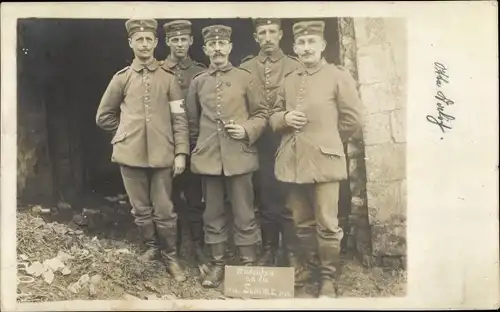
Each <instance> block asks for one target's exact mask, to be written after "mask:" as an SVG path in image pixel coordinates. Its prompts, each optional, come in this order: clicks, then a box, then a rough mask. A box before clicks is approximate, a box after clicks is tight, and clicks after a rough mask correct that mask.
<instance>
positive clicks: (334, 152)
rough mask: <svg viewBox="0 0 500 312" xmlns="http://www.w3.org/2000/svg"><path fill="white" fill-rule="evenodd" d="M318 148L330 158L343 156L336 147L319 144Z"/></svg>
mask: <svg viewBox="0 0 500 312" xmlns="http://www.w3.org/2000/svg"><path fill="white" fill-rule="evenodd" d="M319 149H320V150H321V153H323V155H325V156H329V157H330V158H342V157H344V156H345V155H344V153H343V152H340V151H339V150H338V149H337V148H333V147H323V146H320V147H319Z"/></svg>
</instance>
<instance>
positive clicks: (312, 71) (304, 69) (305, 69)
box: [298, 58, 328, 75]
mask: <svg viewBox="0 0 500 312" xmlns="http://www.w3.org/2000/svg"><path fill="white" fill-rule="evenodd" d="M327 64H328V63H327V62H326V60H325V59H324V58H322V59H321V61H319V63H318V65H316V66H314V67H306V66H304V65H303V64H302V66H301V67H300V69H299V70H298V73H299V75H303V74H307V75H314V74H315V73H317V72H319V71H320V70H322V69H323V68H324V67H325V65H327Z"/></svg>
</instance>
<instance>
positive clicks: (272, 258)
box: [240, 18, 299, 266]
mask: <svg viewBox="0 0 500 312" xmlns="http://www.w3.org/2000/svg"><path fill="white" fill-rule="evenodd" d="M253 22H254V26H255V33H254V38H255V41H257V43H258V44H259V46H260V52H259V54H258V55H257V56H256V57H252V58H250V59H248V58H246V59H243V62H242V64H241V65H240V67H241V68H245V69H247V70H249V71H251V72H252V74H253V75H254V79H255V81H256V82H257V85H258V88H260V89H261V90H262V92H263V93H264V94H265V103H266V106H267V107H268V108H269V109H270V108H271V107H272V105H273V104H274V102H275V101H276V94H277V92H278V87H279V86H280V85H281V84H282V83H283V80H284V78H285V75H287V74H289V73H291V72H292V71H294V70H295V69H297V68H298V67H299V62H298V61H297V59H295V58H292V57H290V56H287V55H285V54H284V53H283V51H282V50H281V48H280V41H281V38H282V37H283V31H282V30H281V20H280V19H276V18H271V19H262V18H258V19H254V21H253ZM279 140H280V138H279V135H278V134H276V133H274V132H273V131H272V130H271V128H270V127H269V126H267V127H266V129H265V131H264V133H263V134H262V136H261V137H260V139H259V141H258V142H257V147H258V151H259V170H258V172H257V174H256V176H255V177H256V178H257V179H256V182H257V183H256V184H257V189H256V191H257V196H258V199H259V209H260V216H261V223H260V226H261V231H262V246H263V254H262V257H261V258H260V260H259V265H262V266H276V265H278V257H277V250H278V249H279V241H280V233H281V235H282V243H283V247H284V250H285V252H286V254H287V256H288V261H289V262H290V261H291V262H293V260H291V259H290V258H292V257H293V246H294V245H295V243H296V239H295V229H294V224H293V219H292V215H291V212H290V210H289V209H287V207H286V205H285V188H286V185H285V184H284V183H280V182H279V181H278V180H276V177H275V176H274V157H275V153H276V150H277V148H278V145H279Z"/></svg>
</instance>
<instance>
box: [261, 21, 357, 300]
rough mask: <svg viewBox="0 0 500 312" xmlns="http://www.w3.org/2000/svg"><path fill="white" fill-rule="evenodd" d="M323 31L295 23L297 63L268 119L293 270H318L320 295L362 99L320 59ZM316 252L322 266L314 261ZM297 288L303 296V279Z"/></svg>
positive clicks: (335, 247)
mask: <svg viewBox="0 0 500 312" xmlns="http://www.w3.org/2000/svg"><path fill="white" fill-rule="evenodd" d="M324 28H325V23H324V22H323V21H305V22H298V23H295V24H294V25H293V34H294V51H295V53H297V55H298V56H299V60H300V63H301V67H300V68H299V69H298V70H296V71H294V72H292V73H291V74H289V75H288V76H287V77H286V78H285V82H284V83H283V85H282V86H281V88H280V90H279V92H278V96H277V98H276V102H275V103H274V106H273V109H272V112H271V116H270V119H269V122H270V124H271V127H272V128H273V129H274V130H275V131H276V132H279V133H281V135H282V137H281V144H280V147H279V148H278V152H277V153H276V164H275V170H274V171H275V174H276V178H277V179H278V180H280V181H282V182H287V183H290V186H291V189H290V192H289V193H288V198H287V204H288V205H289V207H290V208H291V209H292V212H293V218H294V221H295V226H296V230H297V236H298V238H299V241H300V244H299V248H298V250H299V254H300V257H299V266H298V267H297V268H296V273H300V272H301V271H302V272H305V273H306V275H308V276H313V274H312V273H313V271H315V270H316V269H319V275H320V279H321V280H320V290H319V296H325V297H334V296H335V295H336V289H335V278H336V274H337V270H338V266H339V263H340V242H341V239H342V237H343V231H342V229H341V228H340V227H339V223H338V218H337V213H338V199H339V197H338V196H339V181H341V180H344V179H346V178H347V168H346V159H345V155H344V148H343V142H347V141H348V140H349V139H350V138H351V137H352V136H353V135H354V134H355V133H356V132H357V131H359V130H360V128H361V113H360V110H361V101H360V98H359V96H358V92H357V90H356V82H355V81H354V79H353V78H352V77H351V76H350V74H349V72H348V71H346V70H344V69H342V68H340V67H337V66H335V65H333V64H327V63H326V61H325V60H324V59H323V58H322V53H323V51H324V50H325V47H326V41H325V39H324V37H323V32H324ZM316 255H317V256H318V258H319V267H316V266H315V261H311V260H312V259H314V258H315V257H316ZM300 282H302V281H300ZM296 286H297V287H298V289H297V290H298V291H297V294H299V295H304V294H305V293H304V292H303V289H304V288H303V286H304V284H303V283H297V285H296Z"/></svg>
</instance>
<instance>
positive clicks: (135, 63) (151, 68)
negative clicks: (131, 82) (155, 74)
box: [131, 58, 159, 72]
mask: <svg viewBox="0 0 500 312" xmlns="http://www.w3.org/2000/svg"><path fill="white" fill-rule="evenodd" d="M158 66H159V65H158V61H157V60H156V59H154V58H153V59H152V60H151V61H150V62H149V63H147V64H143V63H140V62H139V61H138V60H137V59H134V60H133V61H132V65H131V67H132V69H133V70H135V71H136V72H139V71H141V70H142V69H143V68H147V69H148V70H149V71H155V70H156V69H157V68H158Z"/></svg>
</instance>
